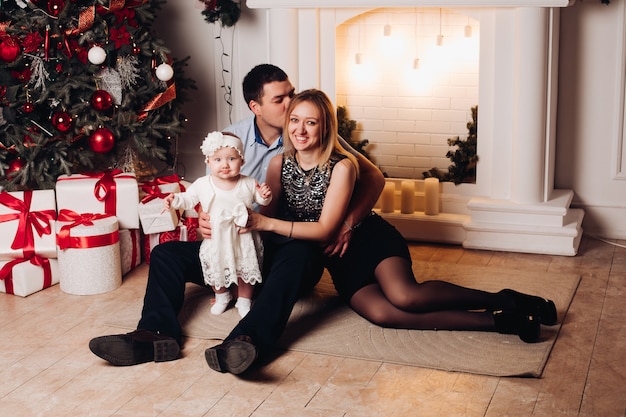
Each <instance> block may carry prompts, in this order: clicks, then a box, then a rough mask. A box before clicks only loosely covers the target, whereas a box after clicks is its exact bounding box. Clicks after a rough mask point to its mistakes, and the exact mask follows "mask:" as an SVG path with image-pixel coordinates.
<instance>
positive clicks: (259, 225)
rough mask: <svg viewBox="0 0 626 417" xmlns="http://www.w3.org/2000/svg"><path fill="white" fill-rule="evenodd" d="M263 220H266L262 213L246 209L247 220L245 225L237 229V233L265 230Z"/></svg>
mask: <svg viewBox="0 0 626 417" xmlns="http://www.w3.org/2000/svg"><path fill="white" fill-rule="evenodd" d="M265 220H267V217H265V216H264V215H262V214H259V213H257V212H256V211H254V210H250V209H248V222H247V223H246V227H242V228H241V229H239V233H247V232H251V231H262V230H266V229H264V228H263V227H264V222H265Z"/></svg>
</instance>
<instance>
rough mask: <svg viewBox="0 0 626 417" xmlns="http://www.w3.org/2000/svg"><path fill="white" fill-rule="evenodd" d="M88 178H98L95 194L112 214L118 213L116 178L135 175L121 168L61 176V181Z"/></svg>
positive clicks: (133, 177) (105, 210)
mask: <svg viewBox="0 0 626 417" xmlns="http://www.w3.org/2000/svg"><path fill="white" fill-rule="evenodd" d="M85 177H88V178H98V181H97V182H96V185H95V186H94V188H93V194H94V196H95V197H96V199H97V200H98V201H101V202H103V203H104V212H105V213H107V214H110V215H112V216H115V215H117V187H116V183H115V180H117V179H122V178H130V179H135V176H134V175H131V174H125V173H124V172H123V171H122V170H121V169H115V170H112V171H104V172H95V173H94V172H87V173H83V174H81V176H77V177H66V178H59V181H66V180H84V179H85Z"/></svg>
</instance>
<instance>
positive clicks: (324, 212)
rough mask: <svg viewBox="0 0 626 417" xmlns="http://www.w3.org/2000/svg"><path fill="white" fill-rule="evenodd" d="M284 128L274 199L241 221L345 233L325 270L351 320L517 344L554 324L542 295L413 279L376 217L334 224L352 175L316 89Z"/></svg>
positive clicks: (392, 235) (284, 230) (292, 230)
mask: <svg viewBox="0 0 626 417" xmlns="http://www.w3.org/2000/svg"><path fill="white" fill-rule="evenodd" d="M284 132H287V135H285V145H284V146H285V149H284V153H283V155H278V156H276V157H274V159H272V161H271V162H270V165H269V168H268V172H267V179H266V181H267V184H268V185H269V187H270V188H271V190H272V193H273V196H274V199H273V201H272V202H271V203H270V204H269V205H268V206H267V207H265V208H263V209H262V212H261V213H260V214H258V213H251V217H250V222H249V223H248V225H249V227H250V229H252V230H259V231H268V232H273V233H275V234H278V235H282V236H286V237H288V238H293V239H305V240H315V241H319V242H320V244H323V243H324V242H326V241H327V240H329V239H330V238H331V237H332V236H333V235H334V233H337V231H338V230H340V228H347V230H349V231H350V232H351V233H353V236H352V239H351V241H350V242H351V243H350V246H349V247H348V249H347V251H346V252H345V253H344V254H342V256H332V257H328V259H327V264H326V266H327V268H328V270H329V271H330V273H331V276H332V278H333V282H334V284H335V287H336V289H337V292H338V293H339V295H340V296H341V297H343V298H344V299H345V300H346V301H347V302H348V303H349V305H350V307H351V308H352V309H353V310H354V311H356V312H357V313H358V314H360V315H361V316H363V317H364V318H366V319H367V320H369V321H371V322H372V323H375V324H378V325H380V326H384V327H395V328H406V329H418V330H429V329H440V330H444V329H445V330H481V331H497V332H500V333H507V334H517V335H518V336H519V337H520V338H521V339H522V340H523V341H525V342H535V341H537V340H538V339H539V336H540V324H548V325H552V324H555V323H556V321H557V315H556V308H555V305H554V302H552V301H549V300H545V299H543V298H540V297H535V296H530V295H526V294H521V293H518V292H516V291H513V290H502V291H500V292H498V293H489V292H485V291H480V290H474V289H470V288H465V287H461V286H457V285H454V284H451V283H448V282H444V281H424V282H422V283H418V282H417V281H416V280H415V277H414V275H413V271H412V268H411V257H410V254H409V250H408V247H407V244H406V242H405V240H404V239H403V237H402V236H401V235H400V233H399V232H398V231H397V230H396V229H395V228H394V227H393V226H392V225H390V224H389V223H387V222H386V221H385V220H384V219H382V218H381V217H380V216H378V215H376V214H374V213H372V214H371V215H370V216H368V217H367V218H366V219H365V220H363V222H362V223H361V224H360V225H350V224H347V223H342V219H343V218H344V214H345V212H346V209H347V207H348V203H349V201H350V197H351V194H352V190H353V187H354V183H355V180H356V178H357V176H358V172H357V168H356V164H355V162H354V157H353V156H352V155H351V154H350V153H348V152H346V151H345V150H344V149H343V148H342V147H341V146H340V145H339V143H338V136H337V119H336V113H335V110H334V108H333V105H332V103H331V102H330V99H329V98H328V97H327V96H326V95H325V94H324V93H323V92H321V91H319V90H306V91H303V92H302V93H300V94H298V95H296V96H295V97H294V98H293V99H292V100H291V103H290V105H289V109H288V110H287V121H286V123H285V128H284ZM274 216H276V217H274ZM320 250H322V245H320Z"/></svg>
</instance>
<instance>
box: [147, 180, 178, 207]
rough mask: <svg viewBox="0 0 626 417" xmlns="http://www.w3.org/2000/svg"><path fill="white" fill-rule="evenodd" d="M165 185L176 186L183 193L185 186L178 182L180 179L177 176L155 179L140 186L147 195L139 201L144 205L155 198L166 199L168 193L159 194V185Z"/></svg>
mask: <svg viewBox="0 0 626 417" xmlns="http://www.w3.org/2000/svg"><path fill="white" fill-rule="evenodd" d="M166 184H178V186H179V187H180V190H181V191H185V186H184V185H183V184H182V183H181V182H180V177H179V176H178V175H177V174H172V175H166V176H163V177H158V178H155V179H154V180H153V181H145V182H143V183H142V184H141V190H142V191H143V192H145V193H146V194H148V195H146V196H145V197H144V198H142V199H141V202H142V203H144V204H145V203H147V202H149V201H152V200H154V199H155V198H165V197H167V195H168V194H169V193H163V192H161V188H160V187H159V186H160V185H166Z"/></svg>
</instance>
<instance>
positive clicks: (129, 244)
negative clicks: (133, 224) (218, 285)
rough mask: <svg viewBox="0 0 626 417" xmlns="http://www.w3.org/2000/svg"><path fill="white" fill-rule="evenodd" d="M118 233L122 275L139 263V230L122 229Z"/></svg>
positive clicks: (140, 246)
mask: <svg viewBox="0 0 626 417" xmlns="http://www.w3.org/2000/svg"><path fill="white" fill-rule="evenodd" d="M119 233H120V257H121V262H122V275H126V274H127V273H129V272H130V271H132V270H133V269H135V268H136V267H138V266H139V264H141V248H142V245H141V230H139V229H122V230H120V231H119Z"/></svg>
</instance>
